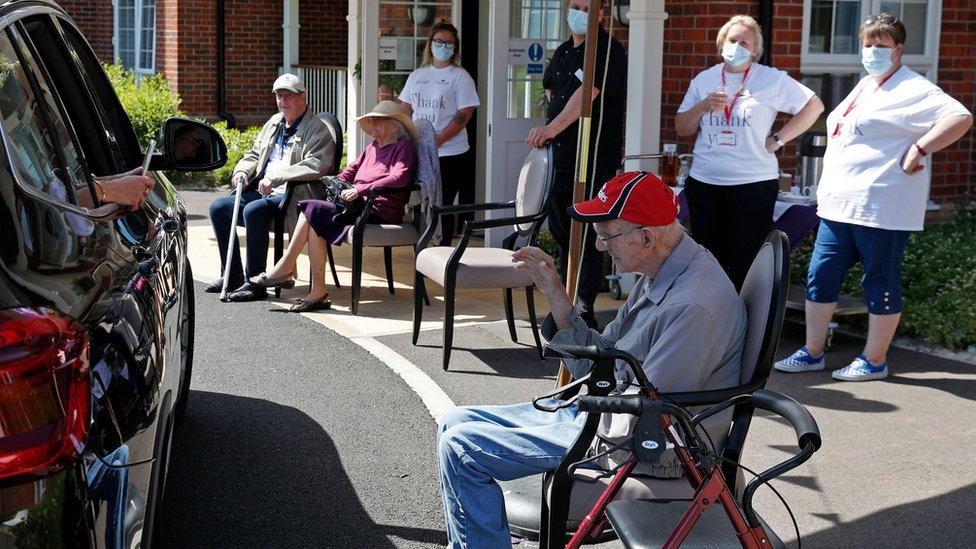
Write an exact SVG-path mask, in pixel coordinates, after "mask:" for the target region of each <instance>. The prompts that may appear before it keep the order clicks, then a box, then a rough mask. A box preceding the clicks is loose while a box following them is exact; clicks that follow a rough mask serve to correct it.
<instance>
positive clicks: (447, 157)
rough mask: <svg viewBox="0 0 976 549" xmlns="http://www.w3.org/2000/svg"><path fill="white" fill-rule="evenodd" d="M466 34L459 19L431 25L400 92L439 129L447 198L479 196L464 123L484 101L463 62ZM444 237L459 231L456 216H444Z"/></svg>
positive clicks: (405, 104) (446, 201) (418, 113)
mask: <svg viewBox="0 0 976 549" xmlns="http://www.w3.org/2000/svg"><path fill="white" fill-rule="evenodd" d="M460 63H461V39H460V38H459V37H458V31H457V29H456V28H455V27H454V25H452V24H450V23H448V22H447V21H440V22H438V23H436V24H435V25H434V26H433V27H431V29H430V35H429V36H428V37H427V45H426V46H425V47H424V57H423V66H421V67H420V68H418V69H417V70H415V71H413V72H412V73H411V74H410V76H409V77H408V78H407V83H406V84H405V85H404V86H403V91H401V92H400V104H401V105H403V107H404V108H406V109H407V111H408V112H409V113H411V115H412V116H413V119H414V120H420V119H425V120H428V121H430V123H431V124H433V126H434V131H436V132H437V156H438V158H439V160H440V170H441V192H442V202H443V204H445V205H447V204H453V203H454V199H455V198H458V195H459V194H460V200H459V203H460V204H471V203H473V202H474V160H473V159H472V158H471V154H470V153H469V149H470V147H469V145H468V133H467V130H466V129H465V126H466V125H467V123H468V120H470V119H471V116H472V115H473V114H474V109H475V107H477V106H478V105H479V100H478V90H477V89H476V88H475V84H474V80H473V79H472V78H471V75H469V74H468V71H466V70H464V69H463V68H461V66H460ZM442 220H443V222H444V226H443V231H442V235H443V236H442V238H441V242H439V243H438V245H441V246H447V245H450V243H451V237H452V236H453V235H454V226H455V224H454V216H444V217H442Z"/></svg>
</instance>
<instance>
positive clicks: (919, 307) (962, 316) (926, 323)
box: [791, 211, 976, 349]
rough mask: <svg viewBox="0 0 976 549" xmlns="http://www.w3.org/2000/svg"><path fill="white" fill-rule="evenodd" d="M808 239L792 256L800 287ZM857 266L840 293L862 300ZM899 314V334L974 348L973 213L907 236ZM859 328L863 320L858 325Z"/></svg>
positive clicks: (975, 277) (975, 224)
mask: <svg viewBox="0 0 976 549" xmlns="http://www.w3.org/2000/svg"><path fill="white" fill-rule="evenodd" d="M812 244H813V239H808V240H805V241H804V242H803V244H801V245H800V246H798V247H797V248H796V249H795V250H793V253H792V255H791V260H792V264H793V272H792V279H793V282H794V283H795V284H801V285H802V284H805V282H806V275H807V267H808V266H809V264H810V254H811V252H812V251H813V246H812ZM863 275H864V271H863V269H862V268H861V266H860V264H857V265H855V266H854V268H853V269H851V272H850V273H849V274H848V276H847V278H846V279H845V280H844V285H843V288H842V291H843V293H845V294H848V295H851V296H855V297H863V295H864V293H863V292H862V290H861V277H862V276H863ZM902 300H903V310H902V318H901V324H900V325H899V327H898V333H899V335H904V336H912V337H918V338H921V339H922V340H924V341H925V342H926V343H930V344H933V345H941V346H945V347H949V348H950V349H964V348H966V347H968V346H971V345H976V212H972V211H969V212H960V213H959V214H958V215H956V217H955V218H954V219H953V220H951V221H949V222H948V223H945V224H942V225H933V226H930V227H928V228H926V229H925V230H924V231H922V232H917V233H912V236H911V238H910V239H909V241H908V248H907V249H906V251H905V258H904V261H903V262H902ZM858 325H859V326H861V327H862V328H863V327H865V326H866V324H865V323H864V321H863V320H862V321H860V322H858Z"/></svg>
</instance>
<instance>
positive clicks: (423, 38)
mask: <svg viewBox="0 0 976 549" xmlns="http://www.w3.org/2000/svg"><path fill="white" fill-rule="evenodd" d="M441 19H446V20H448V21H456V18H455V12H454V6H453V4H452V2H451V1H450V0H425V1H418V0H391V1H384V2H380V4H379V52H380V59H379V82H378V84H379V89H378V90H377V99H380V100H382V99H395V98H396V96H397V95H398V94H399V93H400V90H402V89H403V85H404V84H406V83H407V77H408V76H409V75H410V73H411V72H413V70H414V69H416V68H417V67H419V66H420V65H421V63H422V59H423V53H424V46H425V45H426V44H427V35H428V34H430V27H431V26H432V25H433V24H434V22H435V21H438V20H441ZM475 47H476V45H475V44H465V46H464V48H462V51H461V55H464V52H465V51H473V48H475Z"/></svg>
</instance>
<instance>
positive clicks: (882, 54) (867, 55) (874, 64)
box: [861, 46, 893, 76]
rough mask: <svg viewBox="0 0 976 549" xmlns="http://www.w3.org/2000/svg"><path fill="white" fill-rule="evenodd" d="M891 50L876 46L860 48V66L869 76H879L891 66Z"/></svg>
mask: <svg viewBox="0 0 976 549" xmlns="http://www.w3.org/2000/svg"><path fill="white" fill-rule="evenodd" d="M892 51H893V50H892V49H891V48H881V47H878V46H868V47H866V48H861V65H864V70H866V71H868V74H870V75H871V76H881V75H882V74H884V73H886V72H888V69H890V68H891V65H892V64H893V62H892V60H891V53H892Z"/></svg>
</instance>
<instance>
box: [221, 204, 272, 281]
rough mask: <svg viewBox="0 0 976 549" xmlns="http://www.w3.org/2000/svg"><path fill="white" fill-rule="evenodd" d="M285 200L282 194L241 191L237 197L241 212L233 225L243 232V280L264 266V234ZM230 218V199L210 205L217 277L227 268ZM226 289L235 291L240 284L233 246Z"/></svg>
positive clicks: (262, 270)
mask: <svg viewBox="0 0 976 549" xmlns="http://www.w3.org/2000/svg"><path fill="white" fill-rule="evenodd" d="M284 199H285V195H284V194H279V195H273V196H267V197H265V196H261V193H259V192H257V191H245V192H244V194H242V195H241V211H240V212H238V215H237V225H238V226H243V227H244V228H245V230H246V236H245V244H246V247H247V277H248V278H250V277H252V276H257V275H259V274H261V273H263V272H264V271H265V269H266V268H267V266H268V231H270V230H271V225H272V224H273V223H274V219H275V216H276V215H277V214H278V207H279V206H280V205H281V202H282V201H283V200H284ZM233 215H234V195H233V194H231V195H228V196H224V197H221V198H218V199H217V200H214V201H213V202H212V203H211V204H210V223H211V225H213V229H214V236H216V237H217V247H218V248H219V249H220V274H221V276H223V274H224V266H225V265H226V264H227V243H228V242H229V239H230V223H231V220H232V219H231V218H232V216H233ZM230 261H231V264H230V276H229V278H230V280H229V281H228V287H229V288H236V287H237V286H235V284H237V285H238V286H239V285H240V284H243V283H244V274H243V273H242V272H241V271H242V268H241V254H240V252H239V251H238V248H237V246H234V250H233V254H232V256H231V258H230Z"/></svg>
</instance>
